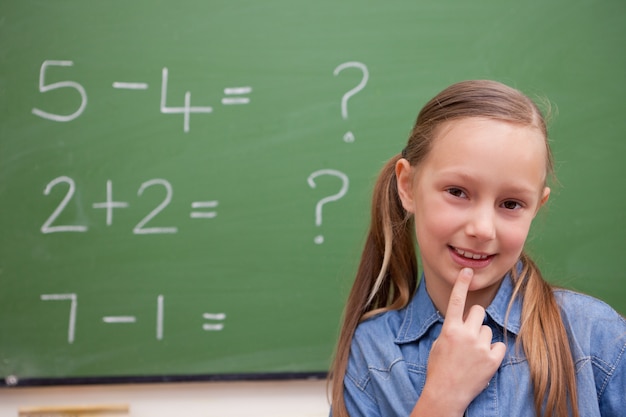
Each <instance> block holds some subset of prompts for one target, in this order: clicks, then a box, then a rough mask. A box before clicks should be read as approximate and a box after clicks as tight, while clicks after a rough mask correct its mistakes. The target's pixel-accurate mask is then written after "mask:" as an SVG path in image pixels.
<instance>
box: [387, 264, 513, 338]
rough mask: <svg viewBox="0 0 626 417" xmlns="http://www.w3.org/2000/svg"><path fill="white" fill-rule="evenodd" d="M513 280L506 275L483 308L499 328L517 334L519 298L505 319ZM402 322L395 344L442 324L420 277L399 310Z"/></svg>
mask: <svg viewBox="0 0 626 417" xmlns="http://www.w3.org/2000/svg"><path fill="white" fill-rule="evenodd" d="M513 289H514V283H513V278H511V276H510V274H507V275H506V276H505V277H504V279H503V280H502V283H501V285H500V288H499V289H498V292H497V293H496V296H495V298H494V299H493V301H492V302H491V304H490V305H489V306H488V307H487V309H486V312H487V315H488V316H489V317H490V318H491V319H492V320H493V321H494V322H495V323H496V324H497V325H498V326H500V327H501V328H503V329H505V328H506V330H507V331H508V332H510V333H513V334H515V335H517V334H518V333H519V330H520V322H521V312H522V303H521V301H520V299H519V297H516V298H515V301H514V302H513V305H512V306H511V311H510V312H509V316H508V321H507V320H506V313H507V309H508V307H509V301H510V300H511V297H512V296H513ZM399 313H400V315H401V317H402V324H401V325H400V328H399V330H398V335H397V337H396V339H395V342H396V343H398V344H402V343H409V342H414V341H416V340H418V339H420V338H421V337H422V336H424V334H425V333H426V332H427V331H428V329H430V328H431V327H432V326H433V325H434V324H435V323H437V322H441V323H443V316H442V315H441V314H440V313H439V311H437V309H436V308H435V305H434V304H433V302H432V300H431V299H430V296H429V295H428V292H427V291H426V285H424V277H423V276H422V279H421V280H420V283H419V284H418V286H417V291H416V293H415V296H413V298H412V299H411V301H410V302H409V304H408V305H407V306H406V307H405V308H404V309H402V310H400V312H399Z"/></svg>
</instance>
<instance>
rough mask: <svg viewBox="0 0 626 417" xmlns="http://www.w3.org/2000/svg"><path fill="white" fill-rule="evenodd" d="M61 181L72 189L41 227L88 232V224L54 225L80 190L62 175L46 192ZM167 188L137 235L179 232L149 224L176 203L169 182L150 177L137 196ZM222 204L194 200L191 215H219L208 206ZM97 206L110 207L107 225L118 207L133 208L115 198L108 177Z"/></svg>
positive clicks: (135, 230) (51, 230) (44, 230)
mask: <svg viewBox="0 0 626 417" xmlns="http://www.w3.org/2000/svg"><path fill="white" fill-rule="evenodd" d="M59 184H67V186H68V189H67V191H66V193H65V196H64V197H63V199H62V200H61V202H60V203H59V204H58V206H57V207H56V208H55V209H54V211H53V212H52V214H51V215H50V216H49V217H48V218H47V219H46V221H45V222H44V223H43V225H42V226H41V233H44V234H49V233H59V232H86V231H88V227H87V226H84V225H66V224H65V225H54V223H55V222H56V221H57V219H58V218H59V216H60V215H61V214H62V212H63V211H64V210H65V209H66V207H67V205H68V203H69V202H70V200H71V199H72V198H73V197H74V194H75V192H76V184H75V182H74V180H73V179H72V178H70V177H67V176H60V177H57V178H55V179H53V180H52V181H50V182H49V183H48V184H47V185H46V187H45V189H44V192H43V193H44V195H46V196H48V195H50V193H51V191H52V189H53V188H54V187H56V186H57V185H59ZM153 187H156V188H163V189H164V190H165V195H164V197H163V200H162V201H161V202H160V203H159V204H157V205H156V206H155V207H154V208H153V209H152V210H151V211H150V212H149V213H148V214H147V215H145V216H144V217H143V218H142V219H141V220H140V221H139V222H138V223H137V225H136V226H135V227H134V228H133V233H134V234H136V235H151V234H173V233H178V227H175V226H167V227H164V226H150V227H148V223H151V222H153V221H154V220H155V218H156V217H157V216H158V215H159V214H161V213H162V212H163V211H164V210H165V209H166V208H167V206H168V205H169V204H170V203H171V202H172V198H173V194H174V189H173V187H172V185H171V184H170V183H169V181H167V180H165V179H162V178H155V179H151V180H148V181H146V182H144V183H142V184H141V186H140V187H139V190H138V191H137V196H138V197H141V196H142V195H143V194H144V193H145V192H147V190H148V189H149V188H153ZM218 205H219V201H218V200H209V201H194V202H192V203H191V208H192V211H190V213H189V217H190V218H192V219H213V218H215V217H217V211H216V210H207V209H215V208H216V207H217V206H218ZM91 207H92V208H94V209H105V210H106V225H107V226H111V225H112V224H113V211H114V210H115V209H121V208H129V207H130V203H129V202H127V201H116V200H114V199H113V182H112V181H111V180H107V182H106V199H105V201H103V202H97V203H93V204H92V205H91Z"/></svg>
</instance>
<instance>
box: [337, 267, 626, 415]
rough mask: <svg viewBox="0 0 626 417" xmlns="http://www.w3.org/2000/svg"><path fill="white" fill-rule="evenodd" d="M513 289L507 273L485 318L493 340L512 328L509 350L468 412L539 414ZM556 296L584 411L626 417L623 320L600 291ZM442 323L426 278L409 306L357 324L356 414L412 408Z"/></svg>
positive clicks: (349, 384) (349, 388)
mask: <svg viewBox="0 0 626 417" xmlns="http://www.w3.org/2000/svg"><path fill="white" fill-rule="evenodd" d="M512 292H513V282H512V280H511V279H510V277H506V278H505V279H504V280H503V282H502V285H501V286H500V289H499V290H498V293H497V294H496V297H495V298H494V300H493V302H492V303H491V305H490V306H489V307H488V308H487V310H486V312H487V314H486V318H485V324H487V325H488V326H489V327H490V328H491V330H492V331H493V341H494V342H495V341H502V342H504V335H503V330H504V329H505V328H506V329H507V330H508V332H509V335H508V336H507V340H506V343H507V352H506V355H505V357H504V360H503V361H502V364H501V365H500V367H499V369H498V371H497V372H496V374H495V375H494V376H493V378H492V380H491V382H490V383H489V386H488V387H487V388H486V389H485V390H484V391H483V392H482V393H480V394H479V395H478V397H476V398H475V399H474V401H472V403H471V404H470V405H469V408H468V409H467V411H466V415H467V416H470V417H474V416H484V417H486V416H507V417H518V416H519V417H525V416H535V412H534V407H533V391H532V386H531V384H530V376H529V370H528V364H527V362H526V358H525V356H524V353H523V351H522V350H521V349H518V348H516V346H515V338H516V335H517V333H518V332H519V330H520V313H521V302H520V301H519V299H518V300H516V302H515V303H514V304H513V306H512V309H511V312H510V315H509V318H508V322H506V323H505V315H506V311H507V307H508V303H509V300H510V299H511V296H512ZM555 296H556V299H557V302H558V303H559V305H560V307H561V311H562V318H563V321H564V323H565V327H566V329H567V332H568V336H569V341H570V346H571V350H572V355H573V358H574V364H575V368H576V381H577V387H578V406H579V410H580V415H581V417H594V416H604V417H617V416H626V320H624V318H623V317H621V316H620V315H619V314H617V313H616V312H615V311H614V310H613V309H612V308H611V307H609V306H608V305H606V304H605V303H603V302H601V301H599V300H597V299H595V298H592V297H589V296H586V295H583V294H578V293H575V292H571V291H566V290H555ZM442 324H443V317H442V316H441V314H439V312H438V311H437V310H436V308H435V306H434V305H433V303H432V301H431V299H430V297H429V295H428V293H427V292H426V286H425V285H423V280H422V283H421V284H420V285H419V286H418V289H417V292H416V294H415V296H414V297H413V299H412V300H411V302H410V303H409V304H408V305H407V306H406V307H405V308H403V309H402V310H398V311H389V312H385V313H382V314H380V315H378V316H375V317H373V318H371V319H369V320H366V321H364V322H362V323H361V324H359V326H358V327H357V330H356V332H355V335H354V338H353V341H352V346H351V351H350V359H349V362H348V368H347V373H346V377H345V380H344V395H345V402H346V407H347V409H348V413H349V414H350V416H351V417H359V416H368V417H374V416H388V417H391V416H394V417H396V416H403V417H404V416H408V415H409V414H410V413H411V410H412V409H413V407H414V406H415V403H416V402H417V399H418V398H419V396H420V394H421V392H422V389H423V387H424V382H425V379H426V365H427V363H428V355H429V352H430V348H431V346H432V344H433V342H434V341H435V339H436V338H437V336H439V333H440V331H441V326H442ZM331 415H332V411H331Z"/></svg>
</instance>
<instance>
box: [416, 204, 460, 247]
mask: <svg viewBox="0 0 626 417" xmlns="http://www.w3.org/2000/svg"><path fill="white" fill-rule="evenodd" d="M426 207H427V206H423V207H422V209H421V210H420V211H419V212H418V213H416V214H415V217H414V218H415V233H416V236H417V240H418V243H426V244H428V243H429V242H430V243H434V242H433V239H444V240H447V239H448V238H449V236H450V235H452V234H453V233H454V231H455V230H456V229H457V228H458V227H459V225H458V223H459V218H460V216H459V214H458V213H455V212H454V210H451V209H450V208H449V207H446V206H445V205H441V204H439V205H434V204H433V205H431V206H428V207H429V208H426Z"/></svg>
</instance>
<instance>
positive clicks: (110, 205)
mask: <svg viewBox="0 0 626 417" xmlns="http://www.w3.org/2000/svg"><path fill="white" fill-rule="evenodd" d="M126 207H128V203H126V202H123V201H113V185H112V184H111V180H107V201H105V202H103V203H93V208H103V209H106V210H107V226H111V224H112V223H113V209H116V208H126Z"/></svg>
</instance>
